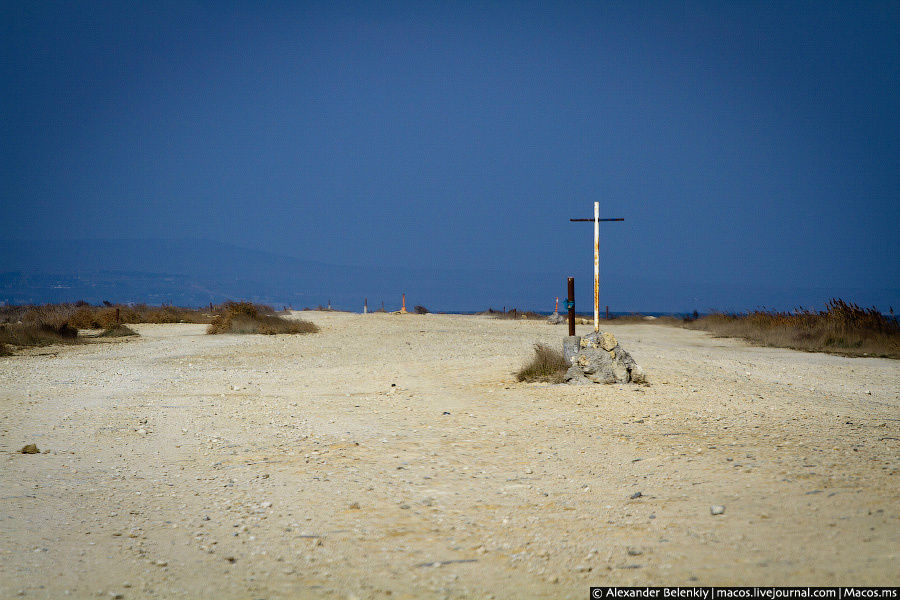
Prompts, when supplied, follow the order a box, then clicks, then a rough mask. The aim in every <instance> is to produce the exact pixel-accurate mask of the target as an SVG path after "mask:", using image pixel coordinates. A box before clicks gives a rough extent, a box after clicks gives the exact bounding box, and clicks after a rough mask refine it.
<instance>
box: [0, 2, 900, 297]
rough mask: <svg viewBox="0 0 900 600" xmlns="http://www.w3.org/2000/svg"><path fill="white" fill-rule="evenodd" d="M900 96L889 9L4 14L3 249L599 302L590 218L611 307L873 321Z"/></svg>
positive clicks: (896, 293)
mask: <svg viewBox="0 0 900 600" xmlns="http://www.w3.org/2000/svg"><path fill="white" fill-rule="evenodd" d="M898 81H900V4H898V3H897V2H884V3H880V2H843V3H828V2H802V3H800V2H794V3H780V2H779V3H774V2H739V3H723V2H709V3H695V2H688V3H681V2H622V3H612V2H592V3H548V2H540V3H523V2H510V3H496V4H485V5H480V6H473V5H472V3H453V4H437V3H418V2H415V3H359V4H356V3H352V4H340V5H335V4H334V3H299V2H285V3H278V2H274V3H265V4H263V3H257V2H247V3H227V2H208V3H206V2H187V1H180V2H176V3H171V4H167V3H160V2H152V3H151V2H147V3H141V4H129V3H126V2H111V3H101V2H64V3H51V2H41V3H33V2H22V3H18V2H16V3H3V5H2V10H0V119H2V121H0V140H2V141H0V159H2V164H0V202H2V211H0V214H2V219H0V238H5V239H47V238H204V239H211V240H219V241H225V242H229V243H233V244H236V245H239V246H243V247H247V248H253V249H261V250H266V251H270V252H275V253H279V254H285V255H291V256H296V257H301V258H305V259H310V260H318V261H324V262H330V263H337V264H350V265H376V264H396V265H409V266H412V267H438V268H449V267H454V268H460V269H468V268H475V267H487V268H502V269H516V270H523V271H535V272H554V273H555V272H559V273H560V276H561V277H562V276H563V275H566V274H572V275H576V277H578V280H579V284H580V285H584V286H587V284H588V283H589V278H590V273H591V265H592V259H591V240H590V235H591V232H590V225H589V224H574V223H569V221H568V219H569V217H588V216H590V215H591V212H592V202H593V201H595V200H599V201H600V202H601V211H602V213H603V215H605V216H623V217H625V218H626V219H627V220H626V222H625V223H622V224H610V225H608V226H605V227H604V228H603V231H602V235H603V250H602V263H603V277H604V285H606V286H608V288H607V289H609V288H613V289H615V288H627V287H628V286H630V285H631V282H633V281H641V282H642V284H641V285H644V286H653V287H655V288H657V289H665V288H666V286H667V285H670V284H671V283H672V282H678V283H679V285H682V286H683V285H685V284H686V285H692V284H696V285H697V286H698V289H699V288H703V289H710V288H717V287H719V288H721V289H722V290H727V289H737V288H736V287H735V286H743V287H742V289H745V288H754V287H759V288H761V289H762V288H764V289H773V290H779V292H780V295H779V302H781V301H782V300H783V299H784V298H790V299H791V300H792V301H793V300H795V302H796V303H797V304H800V303H802V304H810V303H815V304H818V305H821V304H822V303H823V302H824V301H825V300H826V299H827V298H828V297H830V296H831V295H844V296H847V295H852V297H851V298H849V299H850V300H856V301H858V302H860V303H863V304H877V305H879V307H880V308H883V309H885V310H886V308H887V305H888V304H894V305H898V304H900V236H898V235H897V231H898V225H900V144H898V142H900V123H898V109H900V89H898V87H900V86H898ZM110 267H111V268H114V265H110ZM0 271H2V266H0ZM473 284H477V282H473ZM813 289H814V290H817V291H815V292H810V291H809V290H813ZM588 290H589V288H588V287H585V288H584V292H582V291H579V295H580V296H581V297H582V298H585V297H586V294H587V293H588ZM561 291H562V283H561V285H560V290H550V291H548V292H547V295H548V296H552V295H556V294H558V293H560V292H561ZM737 293H738V292H735V294H737ZM663 297H664V298H665V295H664V294H663ZM759 301H760V300H759V299H758V298H754V299H753V300H752V302H754V303H758V302H759ZM698 302H701V303H702V299H700V300H698ZM748 302H751V301H750V300H747V299H744V298H741V297H739V296H737V295H735V296H734V297H729V299H728V302H726V303H730V306H729V308H752V306H746V304H747V303H748ZM763 302H764V300H763ZM662 303H668V304H669V305H668V306H658V307H630V306H622V307H619V308H620V309H621V310H629V309H631V308H634V309H639V308H640V309H653V308H655V309H656V310H668V309H670V310H678V309H680V308H682V304H683V299H682V298H680V297H675V296H673V297H672V298H671V299H670V300H663V301H662ZM701 308H707V307H705V306H702V305H701Z"/></svg>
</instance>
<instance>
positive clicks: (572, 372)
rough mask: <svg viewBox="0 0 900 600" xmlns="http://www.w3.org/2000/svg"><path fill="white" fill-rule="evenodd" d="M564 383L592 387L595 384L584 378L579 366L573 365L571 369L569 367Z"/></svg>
mask: <svg viewBox="0 0 900 600" xmlns="http://www.w3.org/2000/svg"><path fill="white" fill-rule="evenodd" d="M564 381H565V382H566V383H568V384H571V385H590V384H592V383H594V382H593V381H591V380H590V379H588V378H587V377H585V376H584V373H583V372H582V370H581V369H579V368H578V366H577V365H572V366H571V367H569V370H568V371H566V376H565V379H564Z"/></svg>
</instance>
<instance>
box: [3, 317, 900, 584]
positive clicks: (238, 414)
mask: <svg viewBox="0 0 900 600" xmlns="http://www.w3.org/2000/svg"><path fill="white" fill-rule="evenodd" d="M303 314H304V316H305V317H307V318H309V319H310V320H313V321H315V322H316V323H317V324H319V326H320V327H321V328H322V331H321V333H319V334H316V335H310V336H273V337H270V336H231V335H228V336H207V335H204V326H197V325H138V326H135V329H136V330H138V331H139V332H140V333H141V335H142V337H141V338H140V339H136V340H129V341H124V342H111V343H103V344H91V345H84V346H75V347H62V348H52V349H46V348H44V349H39V350H37V351H35V353H41V354H45V355H41V356H25V357H23V356H16V357H10V358H2V359H0V452H2V454H0V465H2V466H0V597H2V598H7V597H10V596H14V595H15V594H17V593H19V591H20V590H21V591H23V592H24V594H25V596H26V597H37V598H59V597H63V596H65V595H66V594H68V595H69V596H70V597H98V594H100V595H101V596H102V597H114V596H115V595H116V594H122V595H123V597H124V598H303V597H335V598H352V597H358V598H368V597H385V596H387V595H389V594H390V596H391V597H392V598H486V597H495V598H521V597H539V598H551V597H552V598H585V597H586V595H587V590H588V587H589V586H590V585H613V584H616V585H645V584H649V585H724V584H744V585H807V584H816V585H890V584H897V583H900V576H898V573H900V561H898V552H900V486H898V469H900V410H898V407H900V362H898V361H889V360H884V359H850V358H843V357H838V356H828V355H822V354H805V353H800V352H793V351H790V350H781V349H768V348H755V347H751V346H748V345H747V344H744V343H743V342H740V341H736V340H724V339H715V338H712V337H710V336H708V335H707V334H705V333H702V332H697V331H687V330H682V329H677V328H672V327H666V326H658V325H620V326H617V325H612V326H609V327H608V328H607V329H608V330H609V331H612V332H613V333H614V334H615V335H616V336H618V337H619V339H620V341H621V343H622V344H623V345H624V347H625V348H626V349H628V350H629V351H630V352H631V353H632V354H633V356H634V357H635V359H636V360H637V361H638V362H639V363H640V364H641V365H642V366H643V367H644V368H645V370H646V371H647V373H648V374H649V376H650V378H651V382H652V385H651V386H649V387H639V386H632V385H610V386H599V385H595V386H583V387H569V386H564V385H563V386H559V385H557V386H550V385H541V384H532V385H529V384H522V383H516V382H515V379H514V377H513V375H512V373H513V371H514V370H515V369H516V368H518V367H519V366H520V365H521V364H522V363H523V362H524V361H525V360H526V359H527V358H529V357H530V354H531V345H532V344H533V343H534V342H536V341H544V342H547V343H550V344H553V345H560V344H561V336H562V335H564V333H565V328H564V326H558V327H551V326H549V325H547V324H545V323H543V322H535V321H532V322H523V321H501V320H491V319H487V318H483V317H468V316H450V315H428V316H417V315H408V316H394V315H386V314H370V315H366V316H363V315H348V314H338V313H333V314H329V313H303ZM588 331H590V328H589V327H587V326H584V327H579V333H587V332H588ZM48 352H50V353H57V354H55V355H54V354H49V355H48V354H46V353H48ZM393 383H395V384H396V387H391V384H393ZM234 386H237V387H238V389H233V388H234ZM867 391H868V392H870V393H869V394H867V393H866V392H867ZM444 412H449V413H450V414H449V415H447V414H443V413H444ZM141 429H143V430H145V431H146V433H143V432H141V431H138V430H141ZM31 442H34V443H36V444H37V445H38V447H39V448H40V449H41V450H42V451H43V450H49V453H46V454H39V455H23V454H18V453H17V451H18V450H19V449H20V448H21V447H22V446H23V445H24V444H26V443H31ZM636 492H641V494H642V496H641V497H639V498H637V499H630V497H631V496H632V495H633V494H635V493H636ZM268 503H271V505H269V504H268ZM711 505H724V506H725V507H726V511H725V514H723V515H720V516H713V515H711V514H710V506H711ZM357 506H358V508H357ZM313 536H318V537H313ZM629 550H631V552H629ZM229 558H231V559H233V562H230V561H229V560H228V559H229ZM438 563H439V564H438ZM163 565H164V566H163Z"/></svg>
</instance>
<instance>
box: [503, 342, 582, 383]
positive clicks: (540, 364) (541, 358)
mask: <svg viewBox="0 0 900 600" xmlns="http://www.w3.org/2000/svg"><path fill="white" fill-rule="evenodd" d="M568 368H569V365H568V364H567V363H566V359H565V357H564V356H563V353H562V352H560V351H559V350H554V349H553V348H551V347H550V346H547V345H545V344H535V345H534V358H532V359H531V362H529V363H528V364H527V365H525V366H524V367H522V368H521V369H520V370H519V371H518V372H517V373H516V379H517V380H518V381H527V382H529V383H531V382H535V381H545V382H549V383H562V382H563V381H564V380H565V374H566V371H567V370H568Z"/></svg>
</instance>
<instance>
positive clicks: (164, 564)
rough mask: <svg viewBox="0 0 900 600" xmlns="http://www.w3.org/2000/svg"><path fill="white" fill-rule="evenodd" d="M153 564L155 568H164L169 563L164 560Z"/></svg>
mask: <svg viewBox="0 0 900 600" xmlns="http://www.w3.org/2000/svg"><path fill="white" fill-rule="evenodd" d="M153 564H154V565H156V566H157V567H166V566H168V565H169V563H168V562H166V561H164V560H157V561H156V562H154V563H153Z"/></svg>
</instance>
